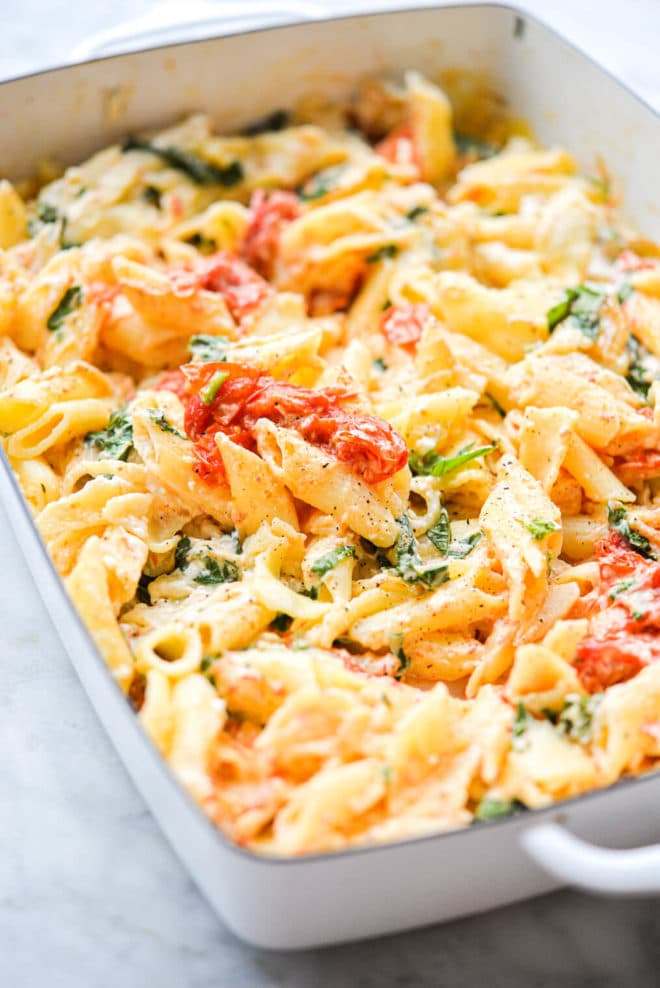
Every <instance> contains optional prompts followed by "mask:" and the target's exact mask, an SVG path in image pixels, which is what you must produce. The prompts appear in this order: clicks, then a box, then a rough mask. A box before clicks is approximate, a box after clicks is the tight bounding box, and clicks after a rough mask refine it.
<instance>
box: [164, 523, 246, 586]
mask: <svg viewBox="0 0 660 988" xmlns="http://www.w3.org/2000/svg"><path fill="white" fill-rule="evenodd" d="M191 548H192V543H191V541H190V539H189V538H188V536H187V535H183V536H182V537H181V538H180V539H179V541H178V543H177V546H176V549H175V551H174V567H175V569H180V570H181V571H182V572H185V571H186V570H187V569H188V567H189V566H190V565H191V563H193V562H197V563H199V564H200V565H201V568H200V569H199V571H198V572H197V573H195V574H194V576H193V581H194V582H195V583H199V584H200V585H202V586H215V585H216V584H217V583H236V582H237V581H238V580H240V578H241V575H240V571H239V569H238V566H237V565H236V563H233V562H231V561H230V560H229V559H221V560H220V561H218V560H217V559H214V558H213V557H212V556H208V555H206V556H203V555H201V554H200V553H197V554H195V555H192V556H191Z"/></svg>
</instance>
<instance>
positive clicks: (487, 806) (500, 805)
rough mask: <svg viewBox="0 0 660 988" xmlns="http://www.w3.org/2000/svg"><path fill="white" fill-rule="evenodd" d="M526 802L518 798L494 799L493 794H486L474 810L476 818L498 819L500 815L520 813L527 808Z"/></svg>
mask: <svg viewBox="0 0 660 988" xmlns="http://www.w3.org/2000/svg"><path fill="white" fill-rule="evenodd" d="M526 809H527V807H526V806H525V804H524V803H523V802H522V801H521V800H519V799H517V798H515V797H514V798H513V799H505V800H502V799H494V798H493V797H492V796H484V798H483V799H482V800H481V802H480V803H479V805H478V806H477V808H476V809H475V811H474V818H475V820H497V819H499V818H500V817H504V816H511V814H512V813H520V812H522V811H524V810H526Z"/></svg>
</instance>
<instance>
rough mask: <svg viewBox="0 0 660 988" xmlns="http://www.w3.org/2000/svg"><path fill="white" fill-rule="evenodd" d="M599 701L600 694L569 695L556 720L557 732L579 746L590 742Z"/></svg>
mask: <svg viewBox="0 0 660 988" xmlns="http://www.w3.org/2000/svg"><path fill="white" fill-rule="evenodd" d="M601 700H602V694H600V693H595V694H593V695H592V696H580V694H579V693H569V694H568V696H566V698H565V699H564V706H563V707H562V709H561V711H560V713H559V716H558V718H557V730H558V731H560V732H561V733H562V734H565V735H566V736H567V737H569V738H572V739H573V740H574V741H579V742H580V744H586V743H587V742H588V741H591V735H592V730H593V718H594V714H595V713H596V711H597V710H598V707H599V705H600V702H601Z"/></svg>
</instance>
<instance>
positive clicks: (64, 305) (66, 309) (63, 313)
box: [46, 285, 83, 333]
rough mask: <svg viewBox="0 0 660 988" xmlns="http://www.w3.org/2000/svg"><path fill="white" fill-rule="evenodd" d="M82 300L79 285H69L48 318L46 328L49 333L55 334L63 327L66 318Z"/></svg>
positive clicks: (81, 291)
mask: <svg viewBox="0 0 660 988" xmlns="http://www.w3.org/2000/svg"><path fill="white" fill-rule="evenodd" d="M82 300H83V290H82V288H81V287H80V285H71V287H70V288H67V290H66V291H65V293H64V295H63V296H62V298H61V299H60V300H59V302H58V303H57V305H56V306H55V308H54V309H53V311H52V312H51V314H50V315H49V317H48V321H47V322H46V326H47V328H48V329H49V331H50V332H51V333H55V332H57V330H58V329H61V328H62V326H63V325H64V322H65V320H66V318H67V316H70V315H71V313H72V312H74V311H75V309H77V308H78V306H79V305H80V304H81V302H82Z"/></svg>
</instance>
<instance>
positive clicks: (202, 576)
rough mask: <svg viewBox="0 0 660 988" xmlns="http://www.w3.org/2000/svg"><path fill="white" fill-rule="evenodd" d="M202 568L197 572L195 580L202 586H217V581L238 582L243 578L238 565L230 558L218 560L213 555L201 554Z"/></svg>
mask: <svg viewBox="0 0 660 988" xmlns="http://www.w3.org/2000/svg"><path fill="white" fill-rule="evenodd" d="M199 561H200V563H201V564H202V568H201V569H200V571H199V572H198V573H195V575H194V576H193V580H194V582H195V583H199V584H201V585H202V586H209V587H210V586H215V584H216V583H236V582H237V581H238V580H240V578H241V574H240V572H239V569H238V566H237V565H236V563H232V562H231V561H230V560H229V559H221V560H220V562H218V560H217V559H214V558H213V557H212V556H201V557H200V559H199Z"/></svg>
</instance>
